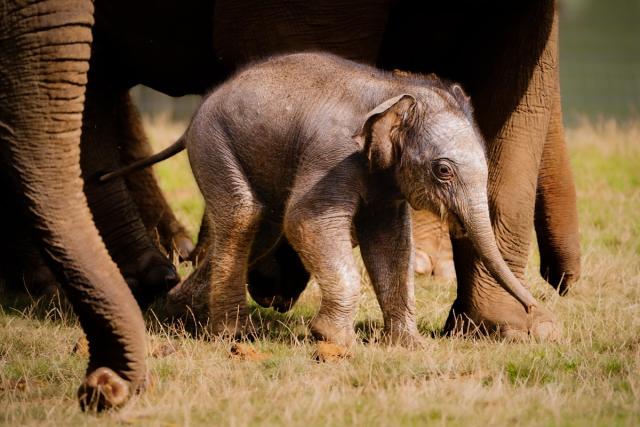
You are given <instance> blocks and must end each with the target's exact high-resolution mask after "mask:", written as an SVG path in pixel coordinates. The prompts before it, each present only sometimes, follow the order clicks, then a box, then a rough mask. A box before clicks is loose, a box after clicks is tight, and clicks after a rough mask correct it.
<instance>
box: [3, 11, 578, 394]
mask: <svg viewBox="0 0 640 427" xmlns="http://www.w3.org/2000/svg"><path fill="white" fill-rule="evenodd" d="M476 3H477V2H476ZM476 3H472V4H466V3H465V4H464V5H460V4H451V3H446V4H439V3H437V2H434V3H430V4H429V5H428V7H426V8H425V7H424V5H422V7H421V6H420V5H419V4H418V2H413V1H409V0H405V1H403V0H397V1H392V0H379V1H364V0H362V1H344V0H326V1H322V2H305V1H302V0H290V1H287V2H283V1H276V0H271V1H260V2H257V1H256V2H253V1H247V2H236V1H232V0H221V1H216V2H213V1H210V2H204V1H198V0H183V1H181V2H177V1H175V0H161V1H151V0H142V1H138V2H134V3H132V2H129V1H127V2H125V1H124V0H110V1H107V0H104V1H103V0H96V2H95V10H94V8H93V5H92V2H91V1H89V0H50V1H35V0H31V1H29V0H10V1H5V2H3V3H2V4H1V5H0V19H1V22H0V24H1V25H0V59H1V60H2V61H0V140H1V141H2V144H1V146H0V153H1V154H0V155H1V160H2V163H3V168H2V171H3V172H2V173H3V175H2V184H3V189H4V190H3V193H11V194H12V195H14V196H15V198H16V200H17V205H18V206H19V207H20V209H19V210H16V211H15V212H14V213H13V214H12V215H13V216H12V217H11V218H12V219H13V220H15V222H16V223H24V224H22V225H23V227H22V226H21V227H17V228H16V230H28V231H29V235H30V236H32V237H31V240H32V241H33V242H34V243H33V246H35V247H36V248H38V249H39V250H40V252H41V253H42V255H43V257H44V259H45V261H46V263H47V265H48V266H49V267H50V268H51V270H52V271H53V272H54V274H55V276H56V277H57V279H58V281H60V282H61V284H62V286H63V289H64V290H65V293H66V294H67V296H68V298H69V300H70V301H71V303H72V305H73V307H74V309H75V311H76V313H78V315H79V318H80V321H81V324H82V327H83V329H84V330H85V332H86V334H87V337H88V339H89V343H90V350H91V351H90V354H91V356H90V361H89V367H88V375H87V379H86V380H85V382H84V384H83V387H82V388H81V390H82V391H83V392H86V391H88V392H91V391H92V390H95V389H96V388H97V387H98V386H100V385H102V384H110V385H112V386H113V387H107V388H106V389H109V390H111V391H112V393H110V394H107V395H103V396H102V400H101V402H102V404H103V405H105V406H110V405H116V404H118V403H120V402H122V401H124V400H126V396H127V393H126V392H125V391H126V390H127V389H130V390H135V389H138V388H139V387H140V386H141V385H142V384H143V383H144V378H145V362H144V331H143V327H144V325H143V322H142V318H141V316H140V311H139V309H138V307H137V306H136V304H135V301H134V299H133V297H132V294H131V292H130V290H129V289H128V287H127V283H126V282H125V280H124V279H123V274H124V275H125V276H127V278H128V279H129V280H128V282H129V284H130V285H132V288H133V289H134V290H136V289H139V287H142V288H143V289H144V288H145V287H146V286H149V287H150V289H151V291H152V292H151V293H153V292H155V289H156V287H167V286H169V285H170V284H171V283H172V282H173V281H174V278H173V277H172V275H171V272H170V271H167V270H166V269H165V267H166V263H165V262H164V261H163V260H162V259H161V257H159V256H158V254H157V252H156V250H155V249H154V247H153V242H150V241H149V240H150V239H149V237H148V235H147V234H146V233H144V229H145V228H147V229H148V228H152V227H153V225H154V224H153V222H154V221H157V222H158V223H157V224H156V225H158V228H162V229H165V230H166V233H165V234H166V235H168V236H169V238H171V237H172V236H178V238H179V237H180V234H181V232H180V230H178V229H176V227H177V225H176V224H175V222H174V221H173V219H172V217H171V215H170V214H167V212H168V211H167V207H166V202H164V199H163V198H162V197H161V195H160V193H159V190H158V188H157V185H156V183H155V181H154V180H153V177H152V176H151V175H149V173H148V172H143V175H139V176H138V178H137V179H135V177H134V178H132V179H129V180H128V181H127V182H124V181H117V180H116V181H115V182H114V183H113V184H111V185H109V186H106V187H101V186H99V185H97V183H96V182H95V181H94V179H93V178H94V177H95V176H96V175H97V174H99V173H101V172H103V171H105V170H108V169H110V168H113V167H114V166H116V165H117V164H119V163H121V161H122V159H123V158H127V157H136V156H138V155H140V154H141V153H144V152H145V151H147V150H148V148H147V145H146V141H145V138H144V135H143V133H142V132H141V129H140V126H139V120H138V118H137V117H136V115H135V112H134V111H133V108H132V106H131V104H130V101H129V98H128V90H129V88H131V87H132V86H134V85H136V84H145V85H147V86H150V87H153V88H155V89H157V90H160V91H162V92H164V93H167V94H169V95H176V96H177V95H183V94H187V93H203V92H204V91H206V90H207V88H209V87H210V86H211V85H213V84H215V83H216V82H219V81H221V80H223V79H224V78H225V77H226V76H228V75H229V74H230V73H231V72H232V71H233V70H234V69H236V68H237V67H239V66H241V65H242V64H244V63H246V62H248V61H251V60H252V59H254V58H257V57H262V56H266V55H270V54H272V53H276V52H288V51H295V50H310V49H318V50H328V51H331V52H334V53H337V54H339V55H342V56H345V57H348V58H351V59H356V60H359V61H363V62H368V63H377V64H378V65H380V66H382V67H385V68H389V69H392V68H400V69H404V70H409V71H414V72H423V73H428V72H437V73H438V74H440V75H441V76H443V77H448V78H450V79H452V80H456V81H459V82H461V83H462V84H463V85H464V87H465V89H466V90H467V91H468V92H469V93H470V94H471V95H472V99H473V102H474V106H475V109H476V111H477V118H478V122H479V125H480V128H481V131H482V132H483V134H484V136H485V138H486V139H487V142H488V152H487V154H488V160H489V167H490V188H489V197H490V204H491V209H492V213H493V222H494V227H495V231H496V237H497V240H498V245H499V247H500V249H501V251H502V252H503V255H504V257H505V259H506V260H507V262H508V263H509V264H510V266H511V268H512V269H513V270H514V272H515V273H516V274H517V275H518V276H520V277H521V278H522V275H523V271H524V267H525V263H526V259H527V254H528V250H529V243H530V242H529V240H530V231H531V225H532V224H533V222H534V212H535V224H536V229H537V231H538V238H539V246H540V248H541V256H542V265H543V269H544V271H545V272H548V275H547V277H548V280H549V281H550V283H552V284H553V285H555V286H557V285H559V283H560V282H562V283H563V285H564V286H568V285H569V284H571V283H572V282H573V281H574V280H575V279H576V278H577V277H578V274H579V250H578V245H577V244H578V242H577V236H578V234H577V220H576V207H575V196H574V189H573V181H572V178H571V174H570V170H569V164H568V158H567V153H566V147H565V145H564V139H563V135H562V122H561V113H560V103H559V88H558V65H557V18H556V15H555V3H554V2H553V1H552V0H543V1H540V0H535V1H534V0H531V1H526V2H517V3H515V2H494V3H492V4H491V5H485V4H476ZM463 6H464V7H463ZM83 112H84V116H83ZM81 134H82V137H81ZM94 153H97V155H95V156H94V155H93V154H94ZM14 234H17V236H14V237H15V238H18V239H19V238H20V237H22V235H21V233H20V232H19V231H16V232H15V233H14ZM187 246H188V245H187ZM453 248H454V254H455V263H456V273H457V277H458V296H457V299H456V301H455V303H454V305H453V307H452V310H451V313H450V316H449V319H448V321H447V324H446V326H445V329H446V330H447V331H450V332H456V331H467V330H469V329H470V326H472V325H475V326H479V327H481V328H484V329H486V330H488V331H497V332H499V333H501V334H503V335H523V334H524V335H526V334H531V335H535V336H540V337H545V336H548V335H549V334H552V333H553V332H554V331H555V321H554V320H553V316H552V315H551V313H550V312H548V311H547V310H546V309H544V308H543V307H540V308H539V309H538V310H536V311H535V312H534V313H533V314H532V315H527V314H526V313H525V312H524V310H523V308H522V307H521V306H520V305H519V304H518V303H517V302H516V301H515V300H514V299H513V298H512V297H511V296H509V295H508V294H506V293H505V292H504V291H502V289H501V288H500V286H498V285H497V283H495V282H494V281H493V279H492V278H491V277H490V275H489V274H488V273H487V272H486V270H485V269H484V267H483V266H482V264H481V262H480V261H479V259H478V257H477V255H476V254H475V253H474V251H473V249H472V247H471V245H470V243H469V242H468V241H467V239H465V238H459V239H455V240H454V242H453ZM283 252H284V256H282V257H280V258H277V259H275V260H274V263H275V265H276V266H277V267H278V268H279V271H280V273H282V274H284V275H285V276H286V274H287V269H286V268H283V267H286V265H287V264H286V262H283V260H285V261H286V260H287V259H290V258H288V257H287V256H286V247H285V248H283ZM129 254H133V255H132V256H131V255H129ZM113 261H116V263H117V265H116V263H114V262H113ZM268 270H269V269H267V272H268ZM293 270H295V271H296V273H295V274H299V275H300V277H305V275H304V274H300V272H299V271H298V269H295V268H294V269H293ZM258 276H260V275H258ZM258 279H260V277H258ZM283 283H285V284H287V285H286V286H293V287H295V288H296V289H295V291H296V292H298V291H299V290H300V289H301V288H302V287H303V286H304V284H305V283H301V282H300V281H297V282H296V283H293V284H291V283H289V282H288V281H287V280H283ZM144 294H145V292H142V295H144ZM105 367H106V368H109V369H110V370H105V369H102V368H105ZM121 379H122V380H124V382H122V381H120V380H121ZM104 389H105V388H104V387H103V390H104ZM123 390H125V391H123Z"/></svg>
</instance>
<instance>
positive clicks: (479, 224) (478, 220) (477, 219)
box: [463, 203, 537, 313]
mask: <svg viewBox="0 0 640 427" xmlns="http://www.w3.org/2000/svg"><path fill="white" fill-rule="evenodd" d="M486 206H487V203H483V204H477V205H476V207H475V208H473V209H471V211H470V213H469V217H468V218H464V219H463V221H464V223H465V227H466V228H467V233H468V235H469V238H470V239H471V241H472V243H473V245H474V246H475V248H476V251H477V252H478V255H479V256H480V259H481V260H482V263H483V264H484V266H485V267H486V268H487V270H488V271H489V273H491V275H492V276H493V277H494V278H495V279H496V280H497V281H498V283H499V284H500V285H501V286H502V287H503V288H504V289H505V290H506V291H507V292H509V293H510V294H511V295H513V296H514V297H515V298H516V299H517V300H518V301H519V302H520V303H521V304H522V305H523V306H524V308H525V310H526V311H527V313H528V312H530V311H531V309H532V308H534V307H536V306H537V302H536V299H535V298H534V297H533V295H531V293H530V292H529V290H528V289H527V288H525V287H524V286H523V285H522V283H521V282H520V280H518V278H516V276H515V275H514V274H513V272H512V271H511V269H510V268H509V267H508V266H507V263H506V262H505V260H504V258H503V257H502V255H501V253H500V250H499V249H498V245H497V244H496V239H495V235H494V233H493V229H492V228H491V221H490V219H489V209H488V208H487V207H486Z"/></svg>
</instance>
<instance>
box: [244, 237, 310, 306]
mask: <svg viewBox="0 0 640 427" xmlns="http://www.w3.org/2000/svg"><path fill="white" fill-rule="evenodd" d="M309 277H310V276H309V273H308V272H307V270H306V269H305V267H304V264H302V261H301V260H300V257H299V256H298V254H297V253H296V251H295V250H294V249H293V248H292V247H291V244H290V243H289V242H288V241H287V239H286V238H285V237H284V236H283V237H281V239H280V241H279V242H278V244H277V245H276V247H275V248H274V249H273V251H272V252H271V253H269V254H268V255H266V256H264V257H262V258H261V259H260V260H258V261H257V262H256V263H255V264H252V265H251V268H250V270H249V283H248V288H247V289H248V291H249V294H250V295H251V298H253V299H254V300H255V301H256V302H257V303H258V304H260V305H261V306H262V307H273V308H274V309H276V310H277V311H279V312H282V313H284V312H286V311H289V310H290V309H291V307H293V305H294V304H295V303H296V301H298V298H299V297H300V294H301V293H302V291H304V290H305V288H306V287H307V283H308V282H309Z"/></svg>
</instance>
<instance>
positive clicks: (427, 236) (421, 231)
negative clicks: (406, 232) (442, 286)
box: [411, 211, 456, 279]
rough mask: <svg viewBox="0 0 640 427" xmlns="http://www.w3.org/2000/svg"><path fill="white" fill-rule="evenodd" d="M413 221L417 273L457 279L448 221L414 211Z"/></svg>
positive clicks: (431, 214) (423, 212) (425, 212)
mask: <svg viewBox="0 0 640 427" xmlns="http://www.w3.org/2000/svg"><path fill="white" fill-rule="evenodd" d="M411 219H412V221H413V241H414V245H415V248H416V254H415V271H416V273H418V274H426V275H431V274H433V275H434V276H435V277H441V278H443V279H455V277H456V272H455V267H454V265H453V253H452V250H451V238H450V237H449V227H448V226H447V223H446V221H445V220H444V219H442V218H441V217H440V215H436V214H435V213H433V212H429V211H412V212H411Z"/></svg>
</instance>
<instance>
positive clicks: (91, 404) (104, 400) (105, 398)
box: [78, 367, 131, 411]
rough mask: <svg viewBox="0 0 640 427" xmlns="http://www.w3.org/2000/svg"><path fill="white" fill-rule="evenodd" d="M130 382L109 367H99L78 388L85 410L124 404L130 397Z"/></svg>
mask: <svg viewBox="0 0 640 427" xmlns="http://www.w3.org/2000/svg"><path fill="white" fill-rule="evenodd" d="M130 395H131V393H130V390H129V383H128V382H127V381H125V380H124V379H122V378H121V377H120V376H119V375H118V374H116V373H115V372H114V371H112V370H111V369H109V368H104V367H103V368H98V369H96V370H95V371H93V372H91V373H90V374H89V375H87V377H86V378H85V380H84V382H83V383H82V385H80V388H79V389H78V400H79V402H80V408H81V409H82V410H83V411H87V410H89V411H104V410H108V409H114V408H118V407H120V406H122V405H124V404H125V403H126V402H127V401H128V400H129V397H130Z"/></svg>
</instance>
